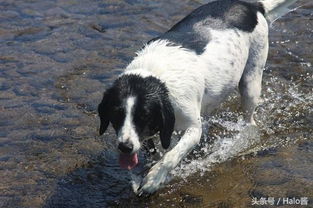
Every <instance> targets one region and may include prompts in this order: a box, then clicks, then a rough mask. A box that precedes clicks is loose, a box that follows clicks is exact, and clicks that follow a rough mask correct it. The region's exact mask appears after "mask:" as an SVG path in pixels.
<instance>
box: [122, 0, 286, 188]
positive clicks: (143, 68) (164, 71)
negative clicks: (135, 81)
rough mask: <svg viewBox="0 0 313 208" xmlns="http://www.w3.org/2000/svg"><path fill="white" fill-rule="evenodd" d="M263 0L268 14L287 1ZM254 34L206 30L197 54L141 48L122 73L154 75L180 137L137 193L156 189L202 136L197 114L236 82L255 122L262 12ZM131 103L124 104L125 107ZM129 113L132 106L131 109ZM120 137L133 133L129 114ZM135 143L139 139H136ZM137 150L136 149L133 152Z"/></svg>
mask: <svg viewBox="0 0 313 208" xmlns="http://www.w3.org/2000/svg"><path fill="white" fill-rule="evenodd" d="M271 1H272V0H263V1H262V2H263V3H264V5H265V9H266V11H267V12H270V11H272V9H275V8H278V5H281V3H284V2H289V1H290V0H286V1H284V0H277V1H273V2H274V3H270V2H271ZM257 17H258V24H257V25H256V27H255V29H254V31H253V32H251V33H248V32H244V31H241V30H239V29H223V30H221V29H219V30H218V29H216V30H214V29H210V31H209V32H210V41H209V42H208V44H207V46H206V47H205V51H204V52H203V53H202V54H201V55H197V54H196V53H195V52H193V51H190V50H188V49H185V48H182V47H180V46H174V45H171V44H170V43H169V42H168V41H166V40H157V41H154V42H152V43H150V44H149V45H146V46H145V47H144V48H143V49H142V50H141V51H139V52H138V53H137V57H135V59H134V60H133V61H132V62H131V63H130V64H129V65H128V67H127V68H126V70H125V72H124V74H139V75H141V76H143V77H146V76H155V77H157V78H158V79H160V80H161V81H163V82H164V83H165V85H166V87H167V88H168V90H169V98H170V101H171V104H172V106H173V108H174V112H175V129H176V130H183V131H184V135H183V136H182V138H181V139H180V141H179V142H178V144H177V145H176V146H174V147H173V148H172V149H171V150H170V151H168V152H167V153H166V154H165V155H164V156H163V158H162V159H161V160H160V161H159V162H158V163H156V164H155V165H154V166H153V167H152V168H151V170H150V171H149V173H148V174H147V176H146V177H145V178H144V180H143V183H142V187H141V189H140V190H138V193H139V194H140V193H142V192H148V193H152V192H154V191H156V190H157V189H158V188H159V187H160V185H161V184H162V183H164V182H165V179H166V176H167V174H168V173H169V171H171V170H172V169H173V168H174V167H175V166H177V164H178V163H179V162H180V161H181V159H182V158H183V157H184V156H185V155H186V154H188V152H189V151H190V150H191V149H192V148H193V147H194V146H195V145H196V144H198V142H199V140H200V137H201V132H202V129H201V117H200V116H201V114H205V113H210V112H211V111H212V110H213V109H215V108H216V107H218V105H219V104H220V103H221V102H223V101H224V100H225V98H227V96H228V95H229V94H230V93H231V92H233V91H234V90H235V89H236V88H237V87H238V83H239V90H240V94H241V97H242V107H243V111H244V113H245V119H246V121H247V122H248V123H250V124H255V122H254V120H253V112H254V109H255V107H256V105H257V103H258V99H259V97H260V93H261V78H262V72H263V68H264V65H265V62H266V58H267V53H268V25H267V22H266V20H265V18H264V16H263V15H262V14H261V13H258V14H257ZM132 104H133V102H131V101H129V103H128V106H131V105H132ZM130 109H131V107H130ZM127 112H128V113H127V115H128V116H127V119H126V120H127V121H126V122H125V125H127V126H125V127H123V130H122V135H124V136H122V137H121V138H123V139H126V138H129V136H131V135H132V133H131V132H132V131H131V128H134V125H133V124H132V123H131V121H130V120H131V117H130V111H127ZM135 138H136V139H135V140H137V139H138V136H137V135H136V136H135ZM137 149H138V148H137Z"/></svg>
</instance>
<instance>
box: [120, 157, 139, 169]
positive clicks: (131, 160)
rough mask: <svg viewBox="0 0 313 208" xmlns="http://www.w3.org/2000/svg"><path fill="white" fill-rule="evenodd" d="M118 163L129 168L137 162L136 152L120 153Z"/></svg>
mask: <svg viewBox="0 0 313 208" xmlns="http://www.w3.org/2000/svg"><path fill="white" fill-rule="evenodd" d="M119 163H120V166H121V168H124V169H127V170H131V169H133V168H134V167H135V166H136V165H137V164H138V156H137V153H134V154H132V155H130V154H124V153H120V158H119Z"/></svg>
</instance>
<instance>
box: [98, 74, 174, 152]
mask: <svg viewBox="0 0 313 208" xmlns="http://www.w3.org/2000/svg"><path fill="white" fill-rule="evenodd" d="M129 97H135V98H136V101H135V104H134V107H133V112H132V113H133V123H134V124H135V128H136V132H137V134H138V135H139V136H140V138H144V137H145V136H152V135H154V134H156V133H157V132H160V139H161V143H162V146H163V147H164V148H167V147H168V146H169V145H170V137H171V135H172V133H173V131H174V124H175V116H174V110H173V107H172V105H171V103H170V101H169V97H168V90H167V88H166V86H165V84H164V83H162V82H161V81H160V80H159V79H157V78H155V77H152V76H150V77H146V78H143V77H141V76H139V75H123V76H121V77H119V78H118V79H117V80H115V82H114V83H113V85H112V87H111V88H109V89H108V90H107V91H106V92H105V93H104V96H103V99H102V101H101V103H100V104H99V107H98V112H99V116H100V121H101V124H100V134H103V133H104V131H105V130H106V128H107V126H108V124H109V122H111V123H112V125H113V128H114V129H115V131H116V132H118V131H119V130H120V129H121V127H122V125H123V124H124V120H125V117H126V115H125V114H126V109H125V103H126V100H127V98H129Z"/></svg>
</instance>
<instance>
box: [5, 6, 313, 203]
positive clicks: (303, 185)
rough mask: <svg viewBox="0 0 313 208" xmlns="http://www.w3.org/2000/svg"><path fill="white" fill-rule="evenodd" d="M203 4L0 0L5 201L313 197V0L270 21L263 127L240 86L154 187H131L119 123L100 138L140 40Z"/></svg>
mask: <svg viewBox="0 0 313 208" xmlns="http://www.w3.org/2000/svg"><path fill="white" fill-rule="evenodd" d="M199 5H200V1H193V0H180V1H178V0H173V1H164V0H160V1H155V2H151V1H143V0H114V1H96V0H94V1H76V0H72V1H58V0H52V1H51V0H40V1H39V0H32V1H20V0H14V1H13V0H6V1H0V47H1V50H0V69H1V70H0V176H1V182H0V207H10V208H11V207H32V208H33V207H47V208H52V207H90V208H91V207H92V208H93V207H108V206H113V207H124V206H131V207H132V206H139V207H250V206H252V199H253V197H257V198H260V197H275V199H276V200H277V199H278V198H279V197H308V198H309V200H310V201H311V203H309V206H307V207H313V189H312V187H313V174H312V172H313V140H312V133H313V129H312V126H313V112H312V111H313V68H312V63H313V56H312V48H313V41H312V40H313V24H312V18H313V12H312V11H313V10H312V9H313V3H312V2H311V1H305V0H300V1H299V3H298V4H297V6H300V5H304V6H302V7H300V8H299V9H297V10H296V11H293V12H291V13H289V14H288V15H286V16H284V17H283V18H281V19H280V20H278V21H276V22H275V23H274V24H273V25H272V27H271V30H270V52H269V58H268V64H267V68H266V70H265V71H264V79H263V91H262V94H263V95H262V99H263V102H262V103H261V104H260V105H259V107H258V109H257V114H256V122H257V124H258V128H253V127H248V126H246V125H245V124H244V122H243V121H242V115H241V113H240V110H239V105H238V97H237V94H234V95H233V96H232V97H231V98H230V99H229V100H228V102H226V103H225V104H224V105H223V107H222V108H221V109H219V110H218V111H217V112H216V113H215V114H214V116H213V117H210V118H206V119H204V125H203V128H204V136H203V138H202V141H201V144H200V145H199V146H198V147H196V148H195V150H194V151H193V152H192V153H191V154H190V155H188V157H187V158H186V159H185V160H184V161H183V162H182V163H181V164H180V165H179V166H178V167H177V168H176V169H175V170H173V171H172V173H171V176H170V177H169V183H168V184H167V185H166V186H165V188H163V189H161V190H159V191H158V192H157V193H156V194H155V195H153V196H151V197H150V198H148V199H147V198H137V197H136V196H135V195H134V194H133V192H132V188H131V184H130V183H129V181H130V178H131V176H130V175H129V174H128V172H127V171H123V170H120V168H119V166H118V164H117V154H116V152H115V150H114V149H115V140H114V134H113V131H112V129H110V130H109V131H108V133H106V134H105V135H104V136H103V137H98V135H97V128H98V125H99V121H98V117H97V115H96V111H95V109H96V106H97V104H98V103H99V102H100V99H101V95H102V93H103V91H104V90H105V89H106V88H107V87H108V86H109V85H110V83H111V82H112V81H113V80H114V79H115V78H116V77H117V75H118V74H119V73H120V72H121V71H122V69H123V67H125V66H126V65H127V63H129V61H131V59H132V57H133V56H134V55H135V51H136V50H138V49H139V48H141V47H142V44H143V43H145V42H147V41H148V40H149V39H151V38H153V37H155V36H157V35H158V34H160V33H162V32H164V31H166V29H168V28H169V27H170V26H171V25H173V24H174V23H175V22H177V21H178V20H180V19H181V18H182V17H183V16H184V15H185V14H187V13H188V12H190V11H191V10H192V9H193V8H196V7H197V6H199ZM141 159H142V160H143V157H142V155H141ZM283 207H284V206H283ZM285 207H291V206H287V205H285Z"/></svg>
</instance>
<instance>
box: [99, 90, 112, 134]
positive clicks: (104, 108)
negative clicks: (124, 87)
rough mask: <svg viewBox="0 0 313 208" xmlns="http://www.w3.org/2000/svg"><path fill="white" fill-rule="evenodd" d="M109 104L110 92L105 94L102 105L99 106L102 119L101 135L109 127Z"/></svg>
mask: <svg viewBox="0 0 313 208" xmlns="http://www.w3.org/2000/svg"><path fill="white" fill-rule="evenodd" d="M109 102H110V100H109V92H108V91H106V92H104V94H103V99H102V101H101V103H100V104H99V105H98V113H99V117H100V130H99V134H100V135H102V134H103V133H104V132H105V131H106V130H107V128H108V126H109V115H108V114H109Z"/></svg>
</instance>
